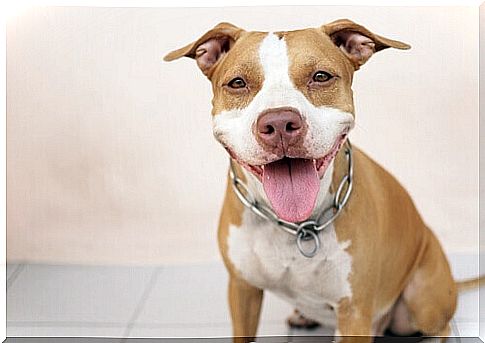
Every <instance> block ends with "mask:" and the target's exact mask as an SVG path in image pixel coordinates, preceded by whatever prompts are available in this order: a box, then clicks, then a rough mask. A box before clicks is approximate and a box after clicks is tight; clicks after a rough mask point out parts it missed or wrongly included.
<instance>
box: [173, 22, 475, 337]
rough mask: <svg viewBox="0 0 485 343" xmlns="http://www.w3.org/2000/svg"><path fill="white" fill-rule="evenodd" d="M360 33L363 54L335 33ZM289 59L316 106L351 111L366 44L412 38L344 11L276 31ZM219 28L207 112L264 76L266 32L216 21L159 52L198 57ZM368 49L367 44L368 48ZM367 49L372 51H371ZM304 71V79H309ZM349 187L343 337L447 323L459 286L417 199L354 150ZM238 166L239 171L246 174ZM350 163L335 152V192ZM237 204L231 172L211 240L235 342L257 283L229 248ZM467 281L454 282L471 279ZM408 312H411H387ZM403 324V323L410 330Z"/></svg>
mask: <svg viewBox="0 0 485 343" xmlns="http://www.w3.org/2000/svg"><path fill="white" fill-rule="evenodd" d="M354 33H357V34H359V35H360V36H359V37H364V38H363V40H361V41H359V42H360V43H362V44H364V45H365V44H368V41H369V40H370V41H371V44H369V45H366V46H365V47H364V48H365V49H367V50H366V51H365V52H366V54H364V55H363V56H359V55H358V54H357V55H356V54H355V52H352V51H349V50H348V47H342V46H341V45H340V43H339V40H340V39H342V34H354ZM276 35H277V36H278V37H279V38H280V39H285V41H286V43H287V47H288V58H289V60H290V62H291V64H290V66H289V75H290V78H291V81H292V82H293V84H294V85H295V87H296V88H297V89H298V90H299V91H300V92H301V93H302V94H303V95H304V96H305V97H306V98H307V99H308V100H309V101H310V102H311V103H312V104H313V105H314V106H317V107H320V106H328V107H333V108H337V109H341V110H342V111H344V112H348V113H352V114H353V113H354V103H353V96H352V90H351V84H352V78H353V72H354V71H355V70H357V69H359V68H360V66H361V65H362V64H363V63H365V62H366V61H367V59H368V58H369V57H370V55H371V53H373V52H377V51H380V50H383V49H386V48H389V47H394V48H398V49H408V48H409V45H407V44H405V43H402V42H399V41H395V40H392V39H388V38H384V37H382V36H379V35H376V34H374V33H372V32H371V31H369V30H368V29H366V28H365V27H363V26H361V25H358V24H356V23H353V22H351V21H349V20H347V19H342V20H337V21H334V22H332V23H329V24H326V25H323V26H321V27H320V28H314V29H305V30H296V31H282V32H277V33H276ZM222 36H224V37H226V38H225V39H228V40H229V41H230V44H231V50H230V52H229V53H226V52H224V54H223V55H222V56H220V58H219V59H218V60H217V61H216V62H215V64H214V66H212V67H211V68H210V70H203V72H204V74H206V75H207V76H208V77H209V79H210V80H211V82H212V86H213V92H214V98H213V101H212V103H213V110H212V113H213V115H217V114H218V113H220V112H222V111H224V110H231V109H234V108H244V107H246V106H247V105H248V104H249V103H250V102H251V100H252V99H253V98H254V97H255V95H256V94H257V93H258V91H259V90H260V89H261V87H262V85H263V82H264V75H263V71H262V68H261V65H260V64H259V57H258V48H259V46H260V44H261V42H262V40H263V39H264V37H265V36H266V33H263V32H246V31H244V30H242V29H240V28H238V27H236V26H234V25H232V24H227V23H222V24H219V25H217V26H216V27H215V28H214V29H212V30H210V31H208V32H207V33H206V34H204V35H203V36H202V37H201V38H199V39H198V40H197V41H195V42H194V43H191V44H189V45H187V46H186V47H184V48H181V49H178V50H175V51H174V52H172V53H170V54H168V55H167V56H166V60H173V59H176V58H179V57H182V56H187V57H191V58H195V59H197V56H196V55H195V52H196V49H197V46H198V45H200V44H202V43H204V42H206V41H207V40H209V39H213V38H214V37H222ZM369 49H371V50H369ZM369 52H370V53H369ZM318 70H323V71H328V72H330V73H331V74H332V75H334V76H335V78H334V79H332V81H330V82H328V83H324V84H318V85H315V84H313V83H312V82H311V76H312V75H313V74H314V73H315V72H316V71H318ZM239 76H242V77H243V78H244V80H245V81H246V82H247V85H248V87H247V89H242V90H234V89H229V88H228V87H227V84H228V83H229V81H230V80H232V79H233V78H235V77H239ZM309 80H310V81H309ZM353 151H354V152H353V159H354V188H353V192H352V195H351V197H350V200H349V202H348V204H347V206H346V207H345V209H344V211H343V213H342V214H341V215H340V217H339V218H338V219H337V220H336V221H335V223H334V225H335V232H336V235H337V239H338V241H339V242H347V241H349V242H351V244H350V246H349V247H348V248H347V252H348V253H349V254H350V255H351V256H352V271H351V273H350V276H349V282H350V285H351V289H352V297H345V298H342V299H341V300H340V302H339V303H338V307H337V308H336V313H337V332H338V333H339V334H341V335H344V336H345V335H357V336H361V337H353V338H352V337H344V338H343V340H342V342H348V341H352V342H356V341H358V342H360V341H362V342H370V341H371V340H372V339H371V338H370V337H369V336H370V335H372V334H375V333H376V330H377V332H378V333H379V332H381V331H382V330H384V329H385V327H386V326H387V325H390V327H391V328H394V329H395V330H396V331H402V332H403V333H412V332H410V331H421V332H422V333H424V334H426V335H440V334H444V333H447V332H448V331H447V330H449V325H448V321H449V320H450V318H451V317H452V315H453V313H454V311H455V307H456V293H457V285H456V284H455V281H454V280H453V279H452V277H451V272H450V268H449V265H448V262H447V260H446V257H445V255H444V253H443V251H442V249H441V247H440V245H439V243H438V241H437V239H436V237H435V236H434V235H433V233H432V232H431V231H430V230H429V229H428V227H427V226H426V225H425V223H424V222H423V220H422V219H421V217H420V215H419V213H418V211H417V210H416V207H415V206H414V204H413V202H412V200H411V198H410V197H409V195H408V193H407V192H406V191H405V190H404V188H403V187H402V186H401V185H400V184H399V182H398V181H396V179H395V178H394V177H393V176H392V175H390V174H389V173H388V172H386V171H385V170H384V169H383V168H382V167H380V166H379V165H378V164H377V163H376V162H374V161H373V160H372V159H370V158H369V157H368V156H366V155H365V154H364V153H363V152H362V151H360V150H359V149H358V148H355V147H354V149H353ZM239 168H240V167H237V169H238V171H237V173H238V175H239V176H240V177H241V178H243V177H244V174H243V173H242V172H241V170H240V169H239ZM346 168H347V162H346V157H345V155H344V153H343V152H342V151H341V152H339V153H338V154H337V156H336V158H335V162H334V175H333V183H332V186H331V189H332V190H333V191H334V192H335V190H336V187H337V185H338V182H339V180H340V178H341V177H342V175H344V174H345V172H346ZM243 210H244V208H243V205H242V204H241V203H240V201H239V200H238V199H237V197H236V195H235V194H234V191H233V189H232V187H231V184H230V182H229V181H228V184H227V190H226V195H225V200H224V206H223V208H222V212H221V217H220V222H219V231H218V241H219V247H220V251H221V254H222V257H223V260H224V263H225V265H226V267H227V269H228V271H229V277H230V281H229V304H230V308H231V316H232V319H233V332H234V335H235V336H238V337H241V336H246V338H239V339H240V340H242V341H250V339H251V338H250V337H253V336H254V335H255V334H256V330H257V325H258V319H259V314H260V309H261V302H262V297H263V291H262V290H261V289H258V288H257V287H254V286H252V285H250V284H249V283H248V282H246V281H245V280H244V279H243V278H242V277H241V275H240V274H239V273H238V271H237V270H236V268H235V267H234V265H233V264H232V262H231V260H230V258H229V254H228V241H227V239H228V235H229V227H230V226H234V227H240V226H241V224H242V213H243ZM472 283H473V282H472V281H469V282H466V283H463V284H462V285H460V287H468V286H470V284H472ZM399 311H407V312H406V314H409V316H410V319H411V320H410V321H409V322H406V323H404V324H403V323H402V322H399V321H397V320H396V319H395V318H394V314H395V313H397V312H399ZM408 331H409V332H408Z"/></svg>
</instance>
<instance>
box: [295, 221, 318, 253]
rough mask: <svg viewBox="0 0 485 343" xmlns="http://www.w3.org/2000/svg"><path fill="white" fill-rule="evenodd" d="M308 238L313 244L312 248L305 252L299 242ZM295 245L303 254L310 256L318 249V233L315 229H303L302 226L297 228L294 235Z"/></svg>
mask: <svg viewBox="0 0 485 343" xmlns="http://www.w3.org/2000/svg"><path fill="white" fill-rule="evenodd" d="M308 237H310V238H308ZM309 240H313V242H314V246H313V249H312V250H310V251H308V252H307V251H305V249H303V245H302V244H301V242H302V241H309ZM296 246H297V247H298V250H299V251H300V253H301V254H302V255H303V256H305V257H308V258H312V257H313V256H315V255H316V254H317V251H318V249H320V238H318V235H317V234H316V233H315V231H313V230H305V229H303V228H302V229H300V230H298V234H297V236H296Z"/></svg>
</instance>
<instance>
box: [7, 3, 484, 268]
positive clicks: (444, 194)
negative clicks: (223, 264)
mask: <svg viewBox="0 0 485 343" xmlns="http://www.w3.org/2000/svg"><path fill="white" fill-rule="evenodd" d="M341 17H348V18H350V19H353V20H354V21H357V22H359V23H362V24H364V25H366V26H368V28H370V29H371V30H374V31H375V32H377V33H380V34H383V35H387V36H389V37H390V38H396V39H400V40H403V41H405V42H408V43H410V44H411V45H412V46H413V49H412V50H410V51H396V50H386V51H383V52H381V53H379V54H377V55H376V56H375V57H374V58H373V59H372V60H371V61H370V62H369V63H368V64H367V65H365V66H364V67H363V68H362V70H361V71H359V72H358V73H357V75H356V78H355V82H354V93H355V97H356V108H357V127H356V129H355V131H354V132H353V133H352V136H351V138H352V141H353V143H354V144H356V145H359V146H360V147H361V148H363V149H364V150H366V151H367V152H368V153H369V154H370V155H371V156H373V157H374V158H375V159H376V160H377V161H379V162H380V163H381V164H383V165H384V166H385V167H387V168H388V169H389V170H390V171H392V172H393V173H394V174H395V175H396V176H397V177H398V179H399V180H400V181H401V182H402V183H403V184H404V185H405V186H406V187H407V189H408V190H409V191H410V193H411V194H412V195H413V197H414V199H415V202H416V204H417V206H418V208H419V209H420V210H421V212H422V214H423V216H424V217H425V220H426V221H427V222H428V223H429V224H430V226H431V227H432V228H433V229H434V230H435V232H436V233H437V234H438V236H439V238H440V240H441V241H442V242H443V244H444V246H445V248H446V250H447V252H448V253H455V252H475V251H477V249H478V10H477V9H475V8H464V7H455V8H452V7H442V8H440V7H435V8H432V7H419V8H418V7H409V8H399V7H389V8H386V7H380V8H379V7H339V6H334V7H320V8H315V7H293V8H292V7H260V8H211V9H188V8H185V9H163V8H160V9H128V8H126V9H116V8H43V9H35V10H32V11H29V12H26V13H23V14H21V15H19V16H17V17H15V18H12V19H10V21H9V23H8V27H7V59H8V63H7V143H8V148H7V153H8V166H7V168H8V170H7V172H8V180H7V181H8V190H7V201H8V212H7V219H8V226H7V244H8V246H7V253H8V260H9V261H20V260H24V261H25V260H26V261H35V262H52V263H116V264H126V263H184V262H199V261H207V260H213V259H217V258H218V253H217V247H216V237H215V232H216V223H217V220H218V219H217V216H218V212H219V208H220V204H221V201H222V195H223V191H224V188H225V181H224V179H225V169H226V165H227V158H226V155H225V152H224V151H223V150H222V149H221V148H220V147H219V146H218V145H217V144H216V143H215V141H214V139H213V138H212V135H211V123H210V115H209V111H210V97H211V94H210V86H209V83H208V82H207V81H206V80H205V78H204V77H203V76H202V74H200V72H199V70H198V69H197V68H196V66H195V65H194V63H193V61H190V60H188V59H186V60H181V61H177V62H174V63H170V64H168V63H164V62H162V61H161V57H162V56H163V55H164V54H165V53H166V52H168V51H169V50H170V49H173V48H177V47H179V46H181V45H182V44H185V43H187V42H189V41H191V40H193V39H194V38H197V36H198V35H199V34H201V33H202V32H204V31H205V30H207V29H209V28H210V27H211V26H213V25H215V24H216V23H218V22H220V21H230V22H233V23H235V24H237V25H240V26H242V27H244V28H247V29H257V30H281V29H293V28H301V27H307V26H318V25H320V24H323V23H325V22H328V21H331V20H334V19H337V18H341Z"/></svg>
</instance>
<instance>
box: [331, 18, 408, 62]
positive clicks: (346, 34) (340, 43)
mask: <svg viewBox="0 0 485 343" xmlns="http://www.w3.org/2000/svg"><path fill="white" fill-rule="evenodd" d="M322 29H323V31H324V32H325V33H326V34H327V35H329V36H330V38H331V39H332V41H333V42H334V44H335V45H336V46H337V47H339V48H340V49H341V50H342V51H343V52H344V54H345V55H346V56H347V58H349V59H350V61H351V62H352V63H353V64H354V66H355V69H356V70H357V69H359V67H360V66H361V65H363V64H364V63H365V62H367V60H368V59H369V58H370V57H371V56H372V54H374V52H377V51H380V50H383V49H387V48H396V49H402V50H407V49H410V48H411V46H410V45H408V44H406V43H403V42H399V41H397V40H392V39H389V38H385V37H381V36H379V35H376V34H375V33H372V32H371V31H369V30H368V29H366V28H365V27H363V26H362V25H359V24H356V23H354V22H353V21H351V20H348V19H339V20H336V21H333V22H331V23H329V24H325V25H323V26H322Z"/></svg>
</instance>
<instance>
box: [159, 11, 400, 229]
mask: <svg viewBox="0 0 485 343" xmlns="http://www.w3.org/2000/svg"><path fill="white" fill-rule="evenodd" d="M389 47H393V48H398V49H408V48H409V46H408V45H407V44H405V43H402V42H398V41H395V40H391V39H387V38H384V37H381V36H378V35H376V34H374V33H372V32H370V31H369V30H367V29H366V28H364V27H363V26H361V25H358V24H356V23H354V22H352V21H350V20H346V19H344V20H337V21H334V22H332V23H330V24H326V25H323V26H321V27H319V28H311V29H304V30H297V31H284V32H274V33H267V32H247V31H245V30H243V29H241V28H239V27H236V26H234V25H232V24H229V23H221V24H218V25H217V26H215V27H214V28H213V29H212V30H210V31H208V32H207V33H205V34H204V35H203V36H202V37H200V38H199V39H198V40H196V41H195V42H193V43H191V44H189V45H187V46H185V47H183V48H181V49H178V50H175V51H172V52H170V53H169V54H168V55H167V56H165V60H166V61H171V60H174V59H177V58H180V57H183V56H186V57H190V58H193V59H195V60H196V61H197V65H198V66H199V68H200V69H201V70H202V72H203V73H204V74H205V75H206V76H207V77H208V78H209V80H210V81H211V82H212V89H213V93H214V98H213V100H212V104H213V109H212V115H213V130H214V136H215V137H216V138H217V140H218V141H219V142H220V143H221V144H222V145H223V146H224V147H225V148H226V149H227V151H228V152H229V154H230V155H231V157H232V158H233V159H234V160H236V161H237V162H238V163H239V164H240V165H241V166H243V167H244V168H246V169H247V170H248V171H250V172H251V173H252V174H254V176H256V177H257V178H258V179H259V180H260V181H261V182H262V184H263V188H264V191H265V193H266V196H267V198H268V200H269V202H270V203H271V206H272V207H273V209H274V210H275V212H276V213H277V214H278V215H279V216H280V217H281V218H283V219H285V220H288V221H291V222H299V221H303V220H306V219H307V218H308V217H309V216H310V215H311V213H312V211H313V208H314V206H315V201H316V198H317V195H318V192H319V189H320V179H321V178H322V177H323V175H324V174H325V171H326V170H327V167H328V166H329V164H330V163H331V161H332V159H333V158H334V157H335V155H336V154H337V152H338V150H339V149H340V147H341V145H342V144H343V142H344V141H345V139H346V137H347V134H348V133H349V131H350V130H351V129H352V127H353V124H354V104H353V98H352V89H351V84H352V77H353V73H354V71H355V70H357V69H359V67H360V66H361V65H363V64H364V63H365V62H366V61H367V60H368V59H369V58H370V57H371V56H372V54H373V53H375V52H377V51H380V50H383V49H386V48H389Z"/></svg>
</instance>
